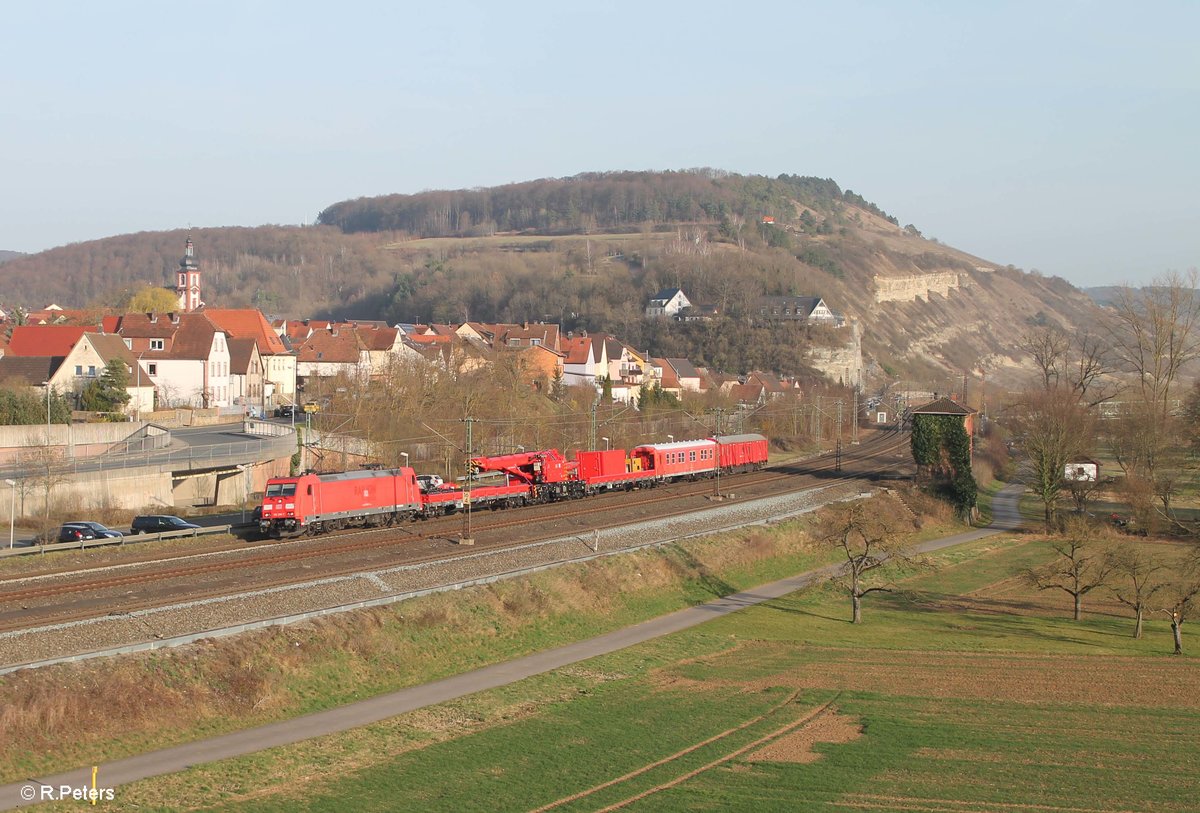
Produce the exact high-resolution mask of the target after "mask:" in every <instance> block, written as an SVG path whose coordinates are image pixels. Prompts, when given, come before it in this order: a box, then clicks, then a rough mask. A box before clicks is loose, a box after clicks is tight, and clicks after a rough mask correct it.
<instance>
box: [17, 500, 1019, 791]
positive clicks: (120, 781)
mask: <svg viewBox="0 0 1200 813" xmlns="http://www.w3.org/2000/svg"><path fill="white" fill-rule="evenodd" d="M1022 491H1024V486H1020V485H1016V486H1008V487H1006V488H1005V489H1004V490H1003V491H1001V492H1000V494H999V495H998V496H997V497H996V500H995V503H994V519H993V522H992V525H991V526H990V527H988V528H981V529H978V530H973V531H965V532H963V533H959V534H954V535H953V536H947V537H943V538H941V539H935V540H931V541H929V542H925V543H923V544H921V545H920V546H919V550H920V551H922V552H929V551H935V550H940V549H941V548H946V547H950V546H951V545H959V544H962V543H963V542H971V541H973V540H976V539H982V538H983V537H987V536H992V535H993V534H997V533H1001V532H1003V531H1006V530H1012V529H1015V528H1017V527H1018V526H1019V525H1020V515H1019V513H1018V511H1017V500H1018V499H1019V497H1020V495H1021V492H1022ZM837 569H838V566H837V565H832V566H829V567H824V568H820V569H819V570H812V571H809V572H807V573H802V574H800V575H798V576H792V577H791V578H787V579H782V580H780V581H777V582H771V583H770V584H764V585H762V586H760V587H756V588H754V589H753V590H748V591H746V592H742V593H735V594H733V595H731V596H726V597H725V598H720V599H716V600H715V601H710V602H708V603H707V604H701V605H699V606H696V607H690V608H688V609H686V610H679V611H678V612H674V613H671V614H670V615H664V616H661V617H659V618H654V619H651V620H650V621H645V622H643V623H641V624H636V625H634V626H632V627H626V628H625V629H620V630H616V631H614V632H610V633H607V634H605V635H601V636H599V637H596V638H591V639H589V640H586V641H579V642H577V643H574V644H568V645H566V646H561V647H559V648H557V649H551V650H548V651H546V652H538V653H535V654H533V655H527V656H525V657H523V658H518V659H517V660H514V661H508V662H506V663H498V664H495V665H493V666H487V667H484V668H482V669H476V670H475V671H474V672H467V673H466V674H462V675H456V676H454V677H449V678H445V679H443V680H438V681H435V682H433V683H427V684H425V685H423V686H413V687H411V688H408V689H402V690H400V691H397V692H392V693H391V694H385V695H381V696H379V697H373V698H371V699H369V700H362V701H359V702H357V703H351V704H349V705H347V706H340V707H338V708H335V709H329V710H328V711H322V712H317V713H315V714H309V715H306V716H304V717H297V718H295V719H291V720H282V721H280V722H278V723H270V724H269V725H264V726H259V727H257V728H251V729H247V730H245V731H236V732H233V733H231V734H224V735H221V736H219V737H213V738H211V739H207V740H200V741H198V742H191V743H186V744H184V745H177V746H174V747H172V748H165V749H163V750H161V751H152V752H150V753H148V754H139V755H137V756H132V757H127V758H126V759H121V760H117V761H116V762H111V763H108V764H105V765H101V766H100V771H99V778H98V782H97V785H98V787H104V788H116V787H117V786H119V785H124V784H127V783H129V782H134V781H137V780H139V779H147V778H149V777H153V776H160V775H162V774H167V773H174V772H176V771H182V770H184V769H186V768H188V767H190V766H192V765H199V764H202V763H206V762H215V761H217V760H221V759H228V758H229V757H236V756H241V755H243V754H250V753H253V752H255V751H262V750H264V749H267V748H274V747H276V746H280V745H290V744H292V743H295V742H300V741H301V740H307V739H310V738H312V737H319V736H322V735H324V734H334V733H337V732H340V731H346V730H348V729H351V728H357V727H359V726H364V725H369V724H371V723H376V722H379V721H380V720H386V719H388V718H389V717H395V716H397V715H399V714H405V713H407V712H410V711H415V710H416V709H420V708H423V707H425V706H431V705H435V704H437V703H445V702H447V701H449V700H455V699H457V698H459V697H463V696H465V695H469V694H474V693H475V692H482V691H486V690H488V689H494V688H497V687H500V686H505V685H507V684H509V683H515V682H516V681H518V680H522V679H524V678H527V677H531V676H533V675H539V674H541V673H543V672H549V671H550V670H552V669H558V668H561V667H563V666H568V665H570V664H573V663H577V662H579V661H582V660H586V659H588V658H594V657H596V656H597V655H606V654H608V653H610V652H616V651H617V650H619V649H624V648H626V647H629V646H633V645H634V644H640V643H643V642H644V641H649V640H650V639H652V638H658V637H659V636H662V635H669V634H671V633H673V632H678V631H680V630H685V629H688V628H689V627H694V626H696V625H698V624H703V623H704V622H705V621H709V620H711V619H713V618H719V617H721V616H723V615H727V614H728V613H732V612H736V611H737V610H741V609H743V608H746V607H752V606H754V605H755V604H761V603H763V602H765V601H771V600H772V599H777V598H780V597H782V596H786V595H787V594H788V593H792V592H795V591H796V590H799V589H801V588H803V587H807V586H809V585H810V584H813V583H814V582H817V581H821V580H823V579H826V578H829V577H830V576H832V575H833V574H834V573H835V571H836V570H837ZM91 780H92V773H91V769H90V768H81V769H78V770H74V771H69V772H66V773H61V774H57V775H55V776H48V777H43V778H40V779H29V780H27V781H25V782H18V783H14V784H11V785H5V786H2V787H0V810H11V809H13V808H16V807H21V806H23V805H28V804H30V802H29V801H28V798H35V799H36V798H37V795H38V794H39V793H40V791H39V787H40V786H48V787H51V788H58V787H59V786H61V785H69V786H71V787H74V788H83V787H90V786H91ZM23 793H24V795H23ZM31 793H32V794H33V795H32V796H30V794H31ZM116 798H117V800H118V802H119V800H120V790H119V789H118V790H117V791H116Z"/></svg>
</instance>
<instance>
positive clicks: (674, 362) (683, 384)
mask: <svg viewBox="0 0 1200 813" xmlns="http://www.w3.org/2000/svg"><path fill="white" fill-rule="evenodd" d="M663 361H665V362H666V363H667V364H668V365H669V366H670V367H671V369H672V370H674V371H675V378H676V379H677V380H678V381H679V389H681V390H683V391H684V392H700V373H699V371H698V370H696V368H695V367H693V366H692V363H691V362H690V361H688V360H687V359H679V358H674V359H673V358H666V359H663Z"/></svg>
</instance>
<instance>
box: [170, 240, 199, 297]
mask: <svg viewBox="0 0 1200 813" xmlns="http://www.w3.org/2000/svg"><path fill="white" fill-rule="evenodd" d="M175 293H177V294H178V295H179V309H180V310H181V311H184V312H185V313H190V312H191V311H194V310H198V309H199V308H200V306H201V305H203V304H204V303H203V302H202V301H201V300H200V264H199V263H198V262H196V249H195V247H194V246H193V245H192V236H191V235H190V234H189V235H188V238H187V242H186V243H185V244H184V247H183V259H181V260H180V261H179V273H178V274H176V282H175Z"/></svg>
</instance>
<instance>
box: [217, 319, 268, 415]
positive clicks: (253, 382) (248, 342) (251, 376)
mask: <svg viewBox="0 0 1200 813" xmlns="http://www.w3.org/2000/svg"><path fill="white" fill-rule="evenodd" d="M276 338H278V337H276ZM265 375H266V371H265V365H264V363H263V357H262V354H261V353H260V352H259V350H258V342H257V341H255V340H254V339H238V338H231V339H230V340H229V389H230V391H231V392H232V394H233V397H232V399H231V400H232V401H233V403H235V404H237V405H238V406H240V407H242V411H243V412H245V413H247V414H250V415H254V414H264V415H265V414H266V413H267V412H268V409H269V406H270V405H269V404H268V403H267V395H266V390H267V387H266V384H265Z"/></svg>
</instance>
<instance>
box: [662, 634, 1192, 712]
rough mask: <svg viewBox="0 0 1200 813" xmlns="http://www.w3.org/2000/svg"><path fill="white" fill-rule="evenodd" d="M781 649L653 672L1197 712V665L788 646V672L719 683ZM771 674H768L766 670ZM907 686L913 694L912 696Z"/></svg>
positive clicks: (752, 683) (693, 685)
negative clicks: (703, 671) (686, 670)
mask: <svg viewBox="0 0 1200 813" xmlns="http://www.w3.org/2000/svg"><path fill="white" fill-rule="evenodd" d="M781 646H783V645H781V644H779V643H778V642H771V643H770V644H761V645H756V644H753V643H750V644H745V645H743V646H740V647H738V648H736V649H734V650H731V651H728V652H725V653H722V654H720V655H717V656H714V657H712V658H708V659H702V660H700V661H695V662H693V663H695V664H699V665H702V667H707V669H708V670H711V671H712V675H711V677H708V676H706V677H705V678H704V679H703V680H696V679H693V678H690V677H688V676H687V675H686V674H683V673H681V672H680V671H679V666H674V667H672V668H671V669H668V670H665V671H664V672H662V673H660V674H659V675H658V676H657V678H656V680H657V683H658V685H659V687H660V688H663V689H668V690H676V691H677V690H686V689H696V690H699V689H700V688H701V687H711V686H713V685H723V686H732V687H738V688H745V689H746V690H747V691H761V690H764V689H768V688H772V687H779V686H787V687H790V688H795V689H833V690H845V691H853V692H878V693H883V694H892V695H909V694H914V693H916V694H919V695H921V696H923V697H937V698H964V699H994V700H1006V701H1012V702H1017V703H1028V702H1035V703H1045V702H1049V703H1084V702H1086V703H1090V704H1094V705H1134V706H1144V707H1150V708H1187V709H1195V708H1200V692H1197V691H1196V687H1197V686H1200V663H1196V662H1193V661H1189V660H1179V661H1169V662H1164V661H1163V660H1161V659H1157V658H1122V657H1115V656H1108V655H1106V656H1071V655H1055V656H1048V655H1024V654H1015V653H1014V654H1000V655H997V654H978V653H972V652H931V651H924V650H866V651H859V650H854V649H839V648H824V647H799V646H797V647H788V648H787V649H790V651H791V653H792V656H793V659H794V662H795V665H793V666H792V667H791V668H788V669H781V670H779V671H778V672H777V673H775V674H771V675H770V676H769V677H764V678H761V679H758V680H749V681H747V680H744V679H736V678H728V679H724V678H722V675H723V674H728V675H738V674H739V673H740V674H744V673H745V671H746V670H747V668H753V667H754V666H755V665H756V662H757V663H759V664H766V665H768V666H770V667H775V666H777V665H778V664H779V663H780V661H781V657H782V660H787V658H786V656H781ZM772 671H773V670H772ZM1149 686H1152V687H1153V691H1147V687H1149ZM914 687H919V690H918V691H916V692H914Z"/></svg>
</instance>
